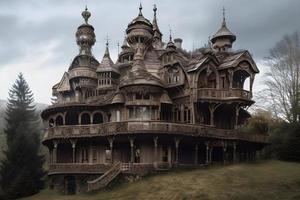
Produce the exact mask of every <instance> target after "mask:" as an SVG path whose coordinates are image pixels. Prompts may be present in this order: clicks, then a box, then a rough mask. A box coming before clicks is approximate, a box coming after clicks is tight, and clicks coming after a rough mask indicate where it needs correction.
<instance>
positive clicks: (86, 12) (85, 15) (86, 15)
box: [81, 6, 91, 24]
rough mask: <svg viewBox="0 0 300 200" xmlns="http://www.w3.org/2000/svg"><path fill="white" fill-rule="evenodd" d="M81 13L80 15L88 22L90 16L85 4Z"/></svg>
mask: <svg viewBox="0 0 300 200" xmlns="http://www.w3.org/2000/svg"><path fill="white" fill-rule="evenodd" d="M81 15H82V17H83V19H84V21H85V23H86V24H88V20H89V18H90V17H91V13H90V12H89V11H88V8H87V6H85V10H84V11H83V12H82V13H81Z"/></svg>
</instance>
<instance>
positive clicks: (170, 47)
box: [167, 30, 176, 50]
mask: <svg viewBox="0 0 300 200" xmlns="http://www.w3.org/2000/svg"><path fill="white" fill-rule="evenodd" d="M167 49H173V50H175V49H176V46H175V44H174V42H173V39H172V34H171V30H170V37H169V42H168V44H167Z"/></svg>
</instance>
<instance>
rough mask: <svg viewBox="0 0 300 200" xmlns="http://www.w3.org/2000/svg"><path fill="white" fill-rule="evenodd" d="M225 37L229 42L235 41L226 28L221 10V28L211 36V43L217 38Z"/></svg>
mask: <svg viewBox="0 0 300 200" xmlns="http://www.w3.org/2000/svg"><path fill="white" fill-rule="evenodd" d="M221 37H223V38H224V37H227V38H229V39H230V41H231V42H234V41H235V40H236V36H235V35H234V34H233V33H232V32H231V31H230V30H229V29H228V28H227V25H226V19H225V8H223V22H222V25H221V28H220V29H219V30H218V31H217V32H216V34H214V35H213V37H212V38H211V42H212V43H214V42H215V41H216V40H217V39H218V38H221Z"/></svg>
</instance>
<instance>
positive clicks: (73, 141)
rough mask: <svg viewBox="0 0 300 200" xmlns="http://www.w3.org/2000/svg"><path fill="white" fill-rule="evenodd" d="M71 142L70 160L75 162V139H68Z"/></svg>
mask: <svg viewBox="0 0 300 200" xmlns="http://www.w3.org/2000/svg"><path fill="white" fill-rule="evenodd" d="M70 142H71V144H72V162H73V163H75V162H76V157H75V156H76V142H77V141H76V139H74V140H70Z"/></svg>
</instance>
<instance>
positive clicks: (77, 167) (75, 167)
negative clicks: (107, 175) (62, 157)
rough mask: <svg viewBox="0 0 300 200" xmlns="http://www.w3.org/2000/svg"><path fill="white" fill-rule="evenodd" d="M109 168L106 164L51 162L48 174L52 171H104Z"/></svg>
mask: <svg viewBox="0 0 300 200" xmlns="http://www.w3.org/2000/svg"><path fill="white" fill-rule="evenodd" d="M109 168H110V165H107V164H88V163H51V164H49V174H53V173H99V174H100V173H104V172H105V171H107V170H108V169H109Z"/></svg>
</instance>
